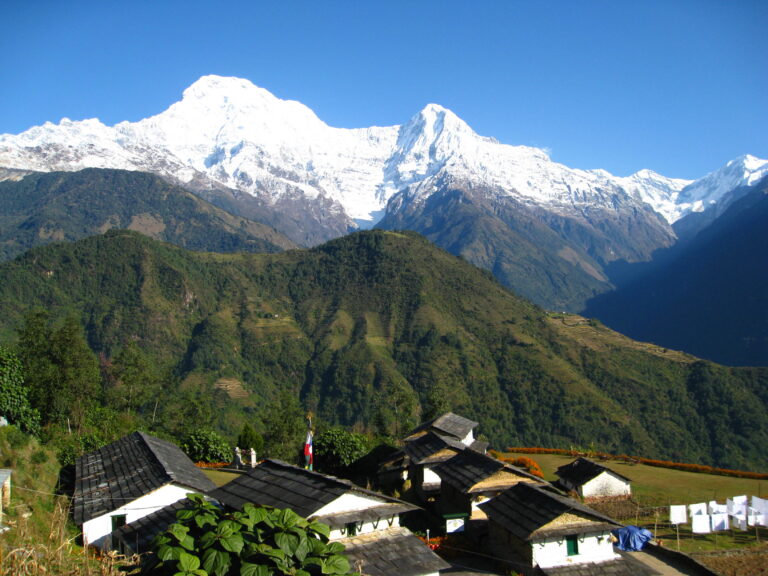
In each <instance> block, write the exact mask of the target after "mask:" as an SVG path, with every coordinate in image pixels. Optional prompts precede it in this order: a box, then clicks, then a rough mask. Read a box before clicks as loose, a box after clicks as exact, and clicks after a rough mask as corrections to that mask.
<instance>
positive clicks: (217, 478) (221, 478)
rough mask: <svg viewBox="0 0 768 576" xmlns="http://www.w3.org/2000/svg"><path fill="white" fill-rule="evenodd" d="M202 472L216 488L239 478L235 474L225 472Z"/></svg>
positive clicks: (206, 470) (205, 470)
mask: <svg viewBox="0 0 768 576" xmlns="http://www.w3.org/2000/svg"><path fill="white" fill-rule="evenodd" d="M203 472H204V473H205V475H206V476H208V478H210V479H211V481H212V482H213V483H214V484H216V486H224V484H226V483H227V482H231V481H232V480H234V479H235V478H237V477H238V476H239V474H238V473H237V472H225V471H223V470H208V469H203Z"/></svg>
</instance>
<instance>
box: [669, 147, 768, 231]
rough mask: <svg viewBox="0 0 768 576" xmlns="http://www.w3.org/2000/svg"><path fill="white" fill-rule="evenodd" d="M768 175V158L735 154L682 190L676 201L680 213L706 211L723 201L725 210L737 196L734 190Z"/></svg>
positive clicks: (722, 207) (752, 183)
mask: <svg viewBox="0 0 768 576" xmlns="http://www.w3.org/2000/svg"><path fill="white" fill-rule="evenodd" d="M765 176H768V160H762V159H760V158H756V157H755V156H751V155H749V154H745V155H743V156H739V157H738V158H734V159H733V160H731V161H729V162H727V163H726V164H725V166H723V167H722V168H720V169H719V170H716V171H715V172H711V173H709V174H707V175H706V176H704V177H703V178H700V179H699V180H696V181H695V182H693V183H692V184H690V185H689V186H686V187H685V188H684V189H683V190H682V191H681V192H680V196H679V197H678V198H677V202H676V203H677V205H678V209H679V211H680V217H682V216H685V215H686V214H688V213H690V212H703V211H705V210H707V209H708V208H710V207H712V206H714V205H715V204H720V205H721V208H720V209H721V210H722V209H724V208H725V205H727V203H729V202H731V201H733V200H734V199H735V198H733V197H732V194H730V193H731V192H733V191H734V190H736V189H738V188H742V187H745V186H752V185H754V184H756V183H757V182H758V181H759V180H761V179H762V178H763V177H765Z"/></svg>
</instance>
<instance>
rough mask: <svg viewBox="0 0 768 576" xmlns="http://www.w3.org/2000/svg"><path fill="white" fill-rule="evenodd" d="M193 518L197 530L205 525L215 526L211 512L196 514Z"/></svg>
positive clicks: (213, 515) (214, 519)
mask: <svg viewBox="0 0 768 576" xmlns="http://www.w3.org/2000/svg"><path fill="white" fill-rule="evenodd" d="M194 518H195V524H196V525H197V527H198V528H203V527H205V526H207V525H211V526H215V525H216V515H215V514H212V513H211V512H197V513H196V514H195V517H194Z"/></svg>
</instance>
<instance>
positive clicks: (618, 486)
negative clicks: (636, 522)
mask: <svg viewBox="0 0 768 576" xmlns="http://www.w3.org/2000/svg"><path fill="white" fill-rule="evenodd" d="M555 473H556V474H557V475H558V477H559V478H560V480H559V482H560V485H561V486H562V487H563V488H565V489H566V490H572V491H574V492H576V493H577V494H578V495H579V496H580V497H581V498H582V499H583V500H585V501H587V502H588V501H596V500H605V499H614V498H616V499H620V498H630V497H631V496H632V486H631V480H630V479H629V478H627V477H626V476H622V475H621V474H619V473H618V472H614V471H613V470H611V469H610V468H606V467H605V466H602V465H601V464H598V463H596V462H593V461H592V460H588V459H586V458H577V459H576V460H574V461H573V462H571V463H570V464H566V465H565V466H560V468H558V469H557V471H556V472H555Z"/></svg>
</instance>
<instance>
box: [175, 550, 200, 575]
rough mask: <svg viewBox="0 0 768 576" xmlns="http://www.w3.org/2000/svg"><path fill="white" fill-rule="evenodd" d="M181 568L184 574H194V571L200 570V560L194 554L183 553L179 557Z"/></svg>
mask: <svg viewBox="0 0 768 576" xmlns="http://www.w3.org/2000/svg"><path fill="white" fill-rule="evenodd" d="M179 568H180V569H181V570H183V571H184V572H192V571H193V570H197V569H198V568H200V558H198V557H197V556H193V555H192V554H187V553H186V552H182V553H181V555H180V556H179Z"/></svg>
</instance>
